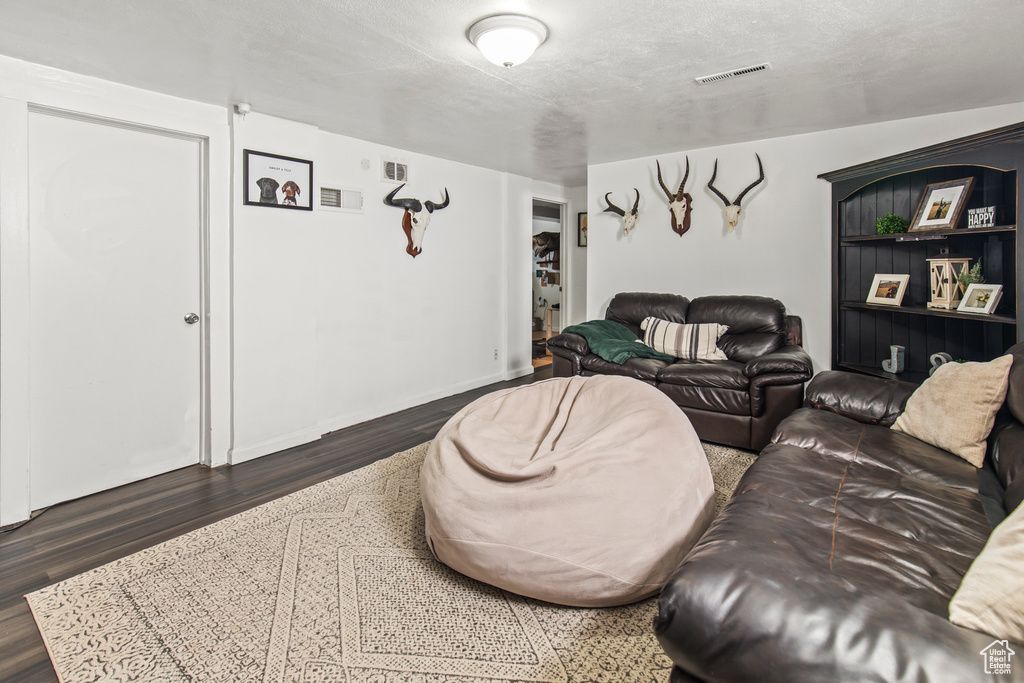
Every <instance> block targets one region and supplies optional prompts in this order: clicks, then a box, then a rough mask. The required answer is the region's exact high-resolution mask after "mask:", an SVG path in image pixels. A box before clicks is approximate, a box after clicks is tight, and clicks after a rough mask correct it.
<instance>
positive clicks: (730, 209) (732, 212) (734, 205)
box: [708, 154, 764, 232]
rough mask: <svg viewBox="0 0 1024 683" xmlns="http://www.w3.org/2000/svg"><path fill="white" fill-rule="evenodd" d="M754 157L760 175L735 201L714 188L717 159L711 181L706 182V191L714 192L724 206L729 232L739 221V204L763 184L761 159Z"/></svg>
mask: <svg viewBox="0 0 1024 683" xmlns="http://www.w3.org/2000/svg"><path fill="white" fill-rule="evenodd" d="M754 156H755V157H757V169H758V171H759V172H760V174H761V175H760V177H758V179H757V180H755V181H754V182H752V183H750V184H749V185H747V187H746V188H745V189H744V190H743V192H740V193H739V194H738V195H736V199H734V200H732V201H731V202H730V201H729V198H728V197H726V196H725V195H724V194H722V193H721V192H719V191H718V190H717V189H716V188H715V184H714V183H715V178H716V177H717V176H718V159H715V170H714V171H713V172H712V173H711V180H709V181H708V189H709V190H711V191H712V192H714V193H715V196H716V197H718V198H719V199H721V200H722V203H723V204H725V218H726V220H728V221H729V232H732V231H733V230H735V229H736V223H737V222H738V221H739V220H740V202H742V201H743V198H744V197H745V196H747V193H748V192H750V191H751V190H752V189H754V188H755V187H757V186H758V185H760V184H761V183H763V182H764V166H762V165H761V157H760V155H758V154H754Z"/></svg>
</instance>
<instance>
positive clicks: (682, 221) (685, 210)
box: [655, 157, 693, 237]
mask: <svg viewBox="0 0 1024 683" xmlns="http://www.w3.org/2000/svg"><path fill="white" fill-rule="evenodd" d="M655 163H657V164H658V184H659V185H661V189H662V190H664V191H665V196H666V197H668V210H669V211H671V212H672V231H673V232H675V233H676V234H677V235H679V236H680V237H682V236H683V233H685V232H686V231H687V230H689V229H690V212H691V211H692V210H693V197H691V196H690V194H689V193H688V192H684V191H683V186H684V185H686V179H687V178H689V177H690V157H686V172H685V173H684V174H683V182H681V183H679V189H678V190H676V192H675V194H672V191H671V190H669V189H668V188H667V187H665V181H664V180H662V179H661V162H655Z"/></svg>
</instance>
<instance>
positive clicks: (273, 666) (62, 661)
mask: <svg viewBox="0 0 1024 683" xmlns="http://www.w3.org/2000/svg"><path fill="white" fill-rule="evenodd" d="M426 449H427V444H423V445H421V446H418V447H416V448H413V449H411V450H408V451H405V452H403V453H399V454H397V455H393V456H391V457H390V458H387V459H385V460H381V461H379V462H377V463H374V464H372V465H370V466H368V467H364V468H362V469H360V470H357V471H355V472H350V473H348V474H345V475H342V476H340V477H337V478H335V479H332V480H330V481H326V482H323V483H321V484H318V485H316V486H313V487H310V488H308V489H305V490H303V491H299V492H297V493H294V494H291V495H289V496H285V497H284V498H281V499H278V500H276V501H273V502H270V503H267V504H265V505H261V506H259V507H257V508H253V509H252V510H249V511H247V512H243V513H241V514H239V515H236V516H234V517H230V518H228V519H225V520H222V521H220V522H217V523H216V524H212V525H210V526H208V527H205V528H202V529H198V530H196V531H193V532H191V533H188V534H185V535H184V536H180V537H178V538H176V539H173V540H171V541H168V542H166V543H162V544H160V545H157V546H154V547H152V548H149V549H147V550H144V551H142V552H139V553H136V554H134V555H131V556H129V557H125V558H123V559H121V560H117V561H115V562H112V563H110V564H108V565H105V566H103V567H100V568H98V569H95V570H93V571H90V572H87V573H85V574H81V575H79V576H76V577H74V578H72V579H69V580H67V581H63V582H61V583H58V584H55V585H53V586H50V587H48V588H44V589H43V590H40V591H37V592H35V593H32V594H30V595H28V596H27V599H28V601H29V605H30V606H31V608H32V613H33V615H34V616H35V619H36V622H37V624H38V625H39V630H40V631H41V632H42V634H43V639H44V640H45V641H46V647H47V649H48V650H49V653H50V658H51V659H52V661H53V663H54V668H55V669H56V670H57V673H58V676H59V677H60V679H61V680H62V681H64V682H65V683H71V682H72V681H107V682H111V681H211V682H216V683H227V682H229V681H238V682H246V683H248V682H251V681H264V682H266V683H271V682H273V683H278V682H284V681H288V682H291V683H398V682H401V683H488V682H489V683H493V682H494V681H495V680H497V681H524V682H525V681H531V682H544V683H569V682H579V683H584V682H594V683H602V682H608V683H613V682H619V681H650V683H664V681H666V680H668V678H667V676H668V670H669V668H670V666H671V661H670V660H669V659H668V658H667V657H666V656H665V655H664V654H663V653H662V651H661V648H660V647H659V646H658V643H657V641H656V640H655V638H654V634H653V632H652V629H651V619H652V617H653V616H654V613H655V611H656V598H651V599H649V600H645V601H643V602H640V603H637V604H634V605H628V606H625V607H617V608H611V609H577V608H569V607H560V606H556V605H551V604H548V603H544V602H539V601H536V600H531V599H528V598H523V597H520V596H517V595H513V594H510V593H506V592H504V591H502V590H499V589H497V588H493V587H491V586H488V585H485V584H482V583H478V582H476V581H474V580H472V579H468V578H466V577H464V576H462V575H460V574H457V573H455V572H453V571H451V570H449V569H448V568H447V567H445V566H444V565H442V564H440V563H438V562H437V561H435V560H434V559H433V558H432V557H431V555H430V552H429V551H428V550H427V547H426V543H425V541H424V533H423V510H422V508H421V506H420V504H419V469H420V464H421V463H422V462H423V457H424V455H425V453H426ZM705 450H706V452H707V454H708V460H709V462H710V463H711V469H712V472H713V473H714V479H715V488H716V498H717V501H716V502H717V503H718V504H719V509H720V506H721V504H722V503H723V502H724V501H725V500H726V499H727V498H728V496H729V495H731V493H732V491H733V489H734V488H735V485H736V482H737V481H738V479H739V476H740V475H741V474H742V473H743V472H744V471H745V470H746V468H747V467H749V466H750V464H751V463H752V462H753V460H754V454H752V453H749V452H746V451H740V450H736V449H732V448H725V447H722V446H716V445H713V444H705Z"/></svg>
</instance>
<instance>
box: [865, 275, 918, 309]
mask: <svg viewBox="0 0 1024 683" xmlns="http://www.w3.org/2000/svg"><path fill="white" fill-rule="evenodd" d="M909 281H910V275H900V274H894V273H877V274H876V275H875V278H874V279H873V280H872V281H871V289H870V290H868V298H867V303H869V304H882V305H884V306H899V305H900V304H902V303H903V295H904V294H905V293H906V292H907V282H909Z"/></svg>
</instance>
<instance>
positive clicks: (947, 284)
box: [927, 256, 971, 310]
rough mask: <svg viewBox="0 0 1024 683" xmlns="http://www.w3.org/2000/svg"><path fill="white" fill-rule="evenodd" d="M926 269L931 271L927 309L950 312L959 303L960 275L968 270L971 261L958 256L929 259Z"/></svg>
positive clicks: (960, 291) (961, 291)
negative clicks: (941, 309)
mask: <svg viewBox="0 0 1024 683" xmlns="http://www.w3.org/2000/svg"><path fill="white" fill-rule="evenodd" d="M927 260H928V269H929V270H930V271H931V280H930V281H931V294H932V298H931V301H929V302H928V308H944V309H946V310H951V309H954V308H956V307H957V306H958V305H959V303H960V296H961V295H962V294H963V287H961V286H960V275H961V274H962V273H966V272H967V271H968V270H969V268H970V263H971V259H969V258H962V257H959V256H940V257H939V258H930V259H927Z"/></svg>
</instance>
